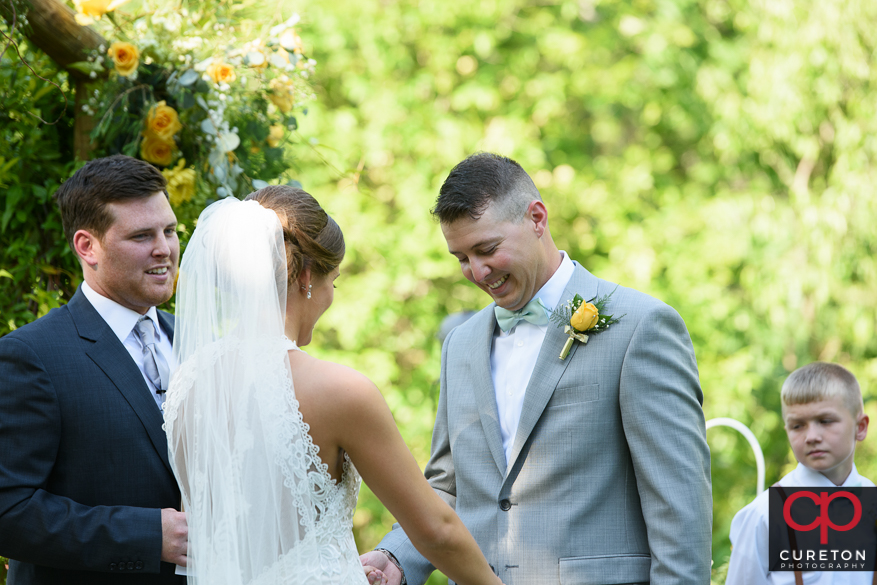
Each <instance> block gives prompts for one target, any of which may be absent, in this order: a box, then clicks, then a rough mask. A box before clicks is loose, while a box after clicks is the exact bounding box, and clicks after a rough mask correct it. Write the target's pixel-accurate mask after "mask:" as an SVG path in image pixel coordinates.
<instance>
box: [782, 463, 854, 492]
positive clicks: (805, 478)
mask: <svg viewBox="0 0 877 585" xmlns="http://www.w3.org/2000/svg"><path fill="white" fill-rule="evenodd" d="M788 477H789V479H790V483H788V484H785V483H784V484H783V485H788V486H789V487H792V486H804V487H827V488H833V487H861V486H863V485H870V482H868V481H867V480H866V481H864V482H863V480H864V479H865V478H863V477H862V476H861V475H859V471H858V470H857V469H856V464H855V463H853V469H852V471H850V474H849V475H848V476H847V478H846V479H845V480H844V482H843V483H842V484H841V485H840V486H836V485H834V482H832V481H831V480H830V479H828V478H827V477H825V476H824V475H822V474H821V473H819V472H818V471H813V470H812V469H810V468H809V467H806V466H805V465H804V464H802V463H798V466H797V467H796V468H795V469H794V471H792V473H790V474H789V476H788Z"/></svg>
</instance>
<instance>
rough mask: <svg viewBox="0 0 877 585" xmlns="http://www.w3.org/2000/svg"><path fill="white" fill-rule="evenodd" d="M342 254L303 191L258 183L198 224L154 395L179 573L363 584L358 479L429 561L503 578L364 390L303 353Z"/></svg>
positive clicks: (370, 391) (454, 571)
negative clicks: (357, 535) (184, 516)
mask: <svg viewBox="0 0 877 585" xmlns="http://www.w3.org/2000/svg"><path fill="white" fill-rule="evenodd" d="M343 257H344V238H343V235H342V233H341V230H340V228H339V227H338V225H337V224H336V223H335V222H334V220H332V218H330V217H329V216H328V215H327V214H326V213H325V211H324V210H323V209H322V208H321V207H320V205H319V203H317V201H316V200H315V199H314V198H313V197H311V196H310V195H309V194H307V193H306V192H304V191H302V190H301V189H296V188H293V187H289V186H271V187H266V188H264V189H261V190H259V191H257V192H255V193H252V194H251V195H249V196H248V197H247V201H243V202H241V201H238V200H235V199H226V200H222V201H220V202H217V203H214V204H213V205H211V206H210V207H208V208H207V209H206V210H205V211H204V212H203V213H202V215H201V217H200V218H199V221H198V224H197V228H196V229H195V231H194V233H193V236H192V239H191V240H190V242H189V244H188V246H187V248H186V252H185V254H184V256H183V261H182V264H181V269H180V280H179V284H178V290H177V307H176V323H177V324H176V330H175V337H174V352H175V354H176V358H177V360H178V363H179V364H180V366H179V368H178V369H177V371H176V372H175V373H174V376H173V378H172V381H171V386H170V390H169V391H168V397H167V403H166V405H165V424H166V430H167V436H168V442H169V446H170V455H171V462H172V465H173V467H174V472H175V474H176V476H177V479H178V481H179V483H180V486H181V490H182V494H183V504H184V507H185V509H186V511H187V513H188V522H189V553H188V554H189V560H188V563H189V564H188V573H189V576H188V581H189V583H192V584H204V585H206V584H208V583H209V584H210V585H217V584H218V585H222V584H225V583H228V584H232V583H233V584H246V585H263V584H264V585H269V584H270V585H277V584H280V583H296V584H300V583H313V584H329V583H345V584H346V583H363V584H364V583H367V582H368V580H367V579H366V576H365V574H364V572H363V568H362V566H361V564H360V561H359V556H358V552H357V550H356V545H355V542H354V540H353V532H352V516H353V512H354V509H355V506H356V498H357V494H358V489H359V475H360V474H361V476H362V477H363V478H364V480H365V481H366V483H368V485H369V487H370V488H371V490H372V491H373V492H374V493H375V495H377V496H378V498H379V499H380V500H381V501H382V502H383V503H384V505H385V506H386V507H387V509H388V510H389V511H390V512H391V513H392V514H393V516H395V518H396V519H397V520H398V521H399V523H400V524H401V525H402V527H403V528H404V529H405V531H406V534H408V535H409V537H410V538H411V541H412V543H413V544H414V545H415V547H416V548H417V549H418V550H419V551H420V552H421V553H422V554H423V555H424V556H425V557H426V558H428V559H429V560H430V561H431V562H432V563H433V564H434V565H435V566H436V567H437V568H438V569H439V570H441V571H442V572H444V573H445V574H446V575H448V577H450V578H451V579H453V580H454V581H455V582H457V583H460V584H461V585H465V584H469V583H471V584H493V585H497V584H500V583H501V582H500V580H499V578H498V577H496V576H495V575H494V573H493V571H492V570H491V568H490V566H489V565H488V564H487V561H486V560H485V558H484V556H483V555H482V554H481V551H480V550H479V549H478V546H477V545H476V543H475V540H474V539H473V538H472V536H471V535H470V534H469V532H468V531H467V530H466V528H465V526H464V525H463V523H462V522H461V521H460V519H459V518H458V517H457V515H456V514H455V513H454V511H453V510H452V509H451V508H450V507H449V506H448V505H447V504H446V503H445V502H444V501H443V500H442V499H441V498H439V496H438V495H436V494H435V492H434V491H433V490H432V488H430V487H429V484H428V483H427V482H426V480H425V479H424V477H423V474H422V472H421V470H420V468H419V466H418V465H417V462H416V461H415V459H414V457H413V456H412V455H411V452H410V451H409V450H408V448H407V446H406V445H405V443H404V441H403V439H402V437H401V435H400V434H399V431H398V429H397V427H396V425H395V422H394V420H393V417H392V414H391V413H390V410H389V408H388V406H387V404H386V402H385V401H384V399H383V396H382V395H381V393H380V392H379V390H378V389H377V387H376V386H375V385H374V384H373V383H372V382H371V381H370V380H369V379H368V378H366V377H365V376H364V375H362V374H360V373H359V372H357V371H355V370H352V369H350V368H348V367H345V366H342V365H339V364H334V363H331V362H327V361H323V360H319V359H316V358H314V357H312V356H310V355H308V354H307V353H305V352H304V351H302V350H301V349H300V348H301V347H303V346H305V345H307V344H308V343H310V341H311V335H312V332H313V328H314V326H315V325H316V323H317V320H318V319H319V318H320V316H321V315H322V314H323V313H324V312H325V311H326V310H327V309H328V308H329V307H330V305H331V304H332V301H333V297H334V284H333V282H334V280H335V279H336V278H337V277H338V276H339V265H340V263H341V260H342V258H343ZM373 576H378V577H380V573H379V572H375V573H374V574H373Z"/></svg>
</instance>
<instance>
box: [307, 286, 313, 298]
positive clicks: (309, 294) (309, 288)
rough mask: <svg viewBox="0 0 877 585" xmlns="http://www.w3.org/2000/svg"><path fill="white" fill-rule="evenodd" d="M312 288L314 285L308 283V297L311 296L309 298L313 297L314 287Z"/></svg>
mask: <svg viewBox="0 0 877 585" xmlns="http://www.w3.org/2000/svg"><path fill="white" fill-rule="evenodd" d="M312 288H314V285H312V284H309V285H308V298H309V299H310V298H311V289H312Z"/></svg>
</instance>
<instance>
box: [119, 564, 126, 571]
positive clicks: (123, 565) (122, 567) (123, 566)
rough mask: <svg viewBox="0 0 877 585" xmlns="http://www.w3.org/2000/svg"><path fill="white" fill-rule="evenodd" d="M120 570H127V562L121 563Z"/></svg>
mask: <svg viewBox="0 0 877 585" xmlns="http://www.w3.org/2000/svg"><path fill="white" fill-rule="evenodd" d="M119 570H120V571H124V570H125V563H119Z"/></svg>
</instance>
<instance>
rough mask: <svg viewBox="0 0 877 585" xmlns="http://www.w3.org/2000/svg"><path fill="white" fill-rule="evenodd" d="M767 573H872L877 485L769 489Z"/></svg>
mask: <svg viewBox="0 0 877 585" xmlns="http://www.w3.org/2000/svg"><path fill="white" fill-rule="evenodd" d="M769 495H770V517H769V527H770V570H771V571H873V570H874V569H875V565H877V530H875V528H877V488H873V487H857V488H809V487H795V488H790V487H776V486H775V487H771V488H770V494H769Z"/></svg>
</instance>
